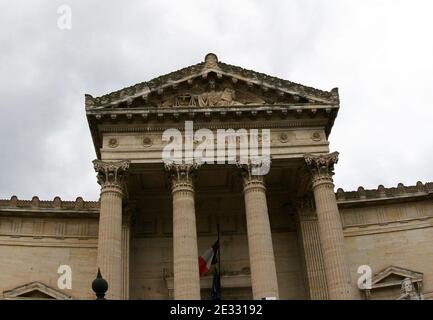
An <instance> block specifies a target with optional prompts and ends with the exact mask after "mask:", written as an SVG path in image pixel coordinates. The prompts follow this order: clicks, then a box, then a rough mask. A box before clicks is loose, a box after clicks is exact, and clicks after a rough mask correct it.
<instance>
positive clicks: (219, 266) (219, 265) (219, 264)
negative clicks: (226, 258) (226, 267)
mask: <svg viewBox="0 0 433 320" xmlns="http://www.w3.org/2000/svg"><path fill="white" fill-rule="evenodd" d="M217 231H218V274H219V276H220V279H221V243H220V224H219V223H218V224H217Z"/></svg>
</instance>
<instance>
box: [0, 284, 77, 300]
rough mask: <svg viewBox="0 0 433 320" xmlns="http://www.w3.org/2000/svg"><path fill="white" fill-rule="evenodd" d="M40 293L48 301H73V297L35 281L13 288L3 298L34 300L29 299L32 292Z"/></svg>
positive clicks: (4, 293)
mask: <svg viewBox="0 0 433 320" xmlns="http://www.w3.org/2000/svg"><path fill="white" fill-rule="evenodd" d="M34 291H36V292H40V293H42V295H44V296H46V297H47V299H56V300H70V299H72V297H71V296H68V295H66V294H64V293H63V292H61V291H59V290H56V289H54V288H51V287H49V286H47V285H46V284H44V283H42V282H39V281H34V282H30V283H26V284H23V285H20V286H18V287H16V288H13V289H11V290H7V291H4V292H3V297H4V298H5V299H11V300H15V299H32V298H31V297H28V296H27V294H29V293H31V292H34Z"/></svg>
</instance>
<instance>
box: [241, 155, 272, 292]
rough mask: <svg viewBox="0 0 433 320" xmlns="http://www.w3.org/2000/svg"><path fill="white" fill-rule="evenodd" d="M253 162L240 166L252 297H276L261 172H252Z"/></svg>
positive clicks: (270, 241)
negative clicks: (257, 173)
mask: <svg viewBox="0 0 433 320" xmlns="http://www.w3.org/2000/svg"><path fill="white" fill-rule="evenodd" d="M253 166H254V164H251V163H249V164H238V167H240V168H241V170H242V176H243V192H244V199H245V213H246V221H247V233H248V250H249V255H250V268H251V284H252V289H253V298H254V299H262V298H265V297H275V298H277V299H278V298H279V292H278V281H277V272H276V268H275V257H274V249H273V245H272V235H271V226H270V223H269V215H268V206H267V201H266V187H265V183H264V176H262V175H253V174H252V168H253Z"/></svg>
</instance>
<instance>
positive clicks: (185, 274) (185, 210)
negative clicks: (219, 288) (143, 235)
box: [165, 163, 200, 300]
mask: <svg viewBox="0 0 433 320" xmlns="http://www.w3.org/2000/svg"><path fill="white" fill-rule="evenodd" d="M197 168H198V165H197V164H195V163H194V164H176V163H168V164H165V169H166V170H167V171H168V172H169V174H170V180H171V186H172V196H173V274H174V298H175V299H176V300H200V276H199V269H198V249H197V227H196V217H195V204H194V183H193V174H194V171H195V170H196V169H197Z"/></svg>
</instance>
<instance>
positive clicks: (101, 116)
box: [85, 54, 339, 160]
mask: <svg viewBox="0 0 433 320" xmlns="http://www.w3.org/2000/svg"><path fill="white" fill-rule="evenodd" d="M85 101H86V115H87V120H88V122H89V127H90V131H91V134H92V138H93V142H94V146H95V151H96V154H97V157H98V159H103V160H120V159H124V157H123V156H122V157H119V158H116V157H114V158H113V157H111V155H109V156H108V158H106V156H107V155H105V154H104V151H105V150H104V148H105V145H106V143H107V142H106V141H105V139H106V138H108V139H110V141H111V142H112V143H110V144H109V145H110V148H111V149H110V150H109V151H113V149H114V148H117V146H119V149H120V148H123V145H121V144H120V142H117V141H116V140H117V135H121V134H123V133H125V134H132V133H141V132H143V133H146V134H147V133H157V134H159V133H160V131H163V130H165V129H167V128H178V127H179V126H180V127H182V125H183V123H184V121H186V120H190V121H194V128H196V129H199V128H201V127H203V128H208V129H211V130H213V129H214V128H215V129H222V128H227V129H229V128H233V129H235V130H236V129H237V128H245V129H248V128H269V129H271V130H272V131H276V130H280V129H281V128H283V129H284V128H292V129H296V131H299V132H301V131H302V130H304V129H306V128H308V129H309V130H314V131H315V132H316V133H315V135H314V137H313V138H312V139H313V141H312V142H311V144H312V145H314V147H313V149H311V150H305V151H304V152H315V153H317V152H319V153H320V152H327V151H328V150H327V149H326V150H325V149H323V148H322V149H320V150H319V149H317V148H315V147H317V144H318V143H319V142H320V141H321V143H323V144H327V137H328V135H329V133H330V132H331V128H332V125H333V123H334V120H335V118H336V116H337V113H338V110H339V96H338V90H337V89H336V88H335V89H332V90H331V91H321V90H318V89H313V88H310V87H306V86H302V85H299V84H295V83H292V82H290V81H286V80H281V79H278V78H274V77H270V76H267V75H264V74H261V73H257V72H254V71H246V70H244V69H242V68H239V67H234V66H230V65H226V64H224V63H221V62H219V61H218V58H217V57H216V55H214V54H208V55H207V56H206V58H205V61H204V62H202V63H199V64H197V65H195V66H191V67H188V68H185V69H182V70H180V71H176V72H174V73H171V74H169V75H166V76H162V77H159V78H157V79H154V80H150V81H148V82H143V83H140V84H137V85H135V86H132V87H129V88H125V89H122V90H119V91H116V92H113V93H110V94H107V95H104V96H101V97H98V98H93V97H92V96H90V95H86V97H85ZM322 132H323V133H322ZM113 134H115V136H112V135H113ZM283 140H284V139H283ZM144 144H145V146H149V144H148V143H144ZM325 147H327V145H326V146H325ZM119 149H117V150H119ZM286 149H287V148H286ZM147 151H148V150H146V152H147ZM288 153H291V151H288Z"/></svg>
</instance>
